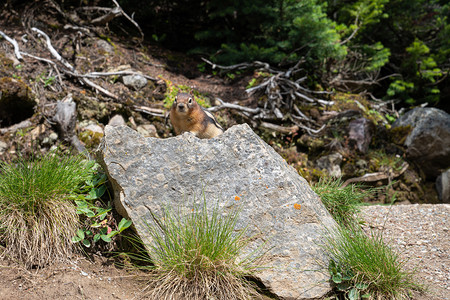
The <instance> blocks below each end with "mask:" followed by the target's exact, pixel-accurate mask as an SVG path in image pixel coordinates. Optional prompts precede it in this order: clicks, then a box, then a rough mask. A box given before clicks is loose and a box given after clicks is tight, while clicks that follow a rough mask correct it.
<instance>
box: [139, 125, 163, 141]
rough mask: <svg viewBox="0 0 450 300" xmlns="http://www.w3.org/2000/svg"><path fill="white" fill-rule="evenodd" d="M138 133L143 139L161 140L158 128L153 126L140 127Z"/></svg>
mask: <svg viewBox="0 0 450 300" xmlns="http://www.w3.org/2000/svg"><path fill="white" fill-rule="evenodd" d="M137 132H139V133H140V134H141V135H142V136H143V137H156V138H159V136H158V132H156V127H155V125H153V124H144V125H139V126H138V127H137Z"/></svg>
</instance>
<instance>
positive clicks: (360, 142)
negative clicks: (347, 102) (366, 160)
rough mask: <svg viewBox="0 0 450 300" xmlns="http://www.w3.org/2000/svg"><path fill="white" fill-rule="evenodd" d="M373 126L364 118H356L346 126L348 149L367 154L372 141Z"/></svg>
mask: <svg viewBox="0 0 450 300" xmlns="http://www.w3.org/2000/svg"><path fill="white" fill-rule="evenodd" d="M372 127H373V124H372V122H371V121H370V120H368V119H366V118H358V119H356V120H353V121H351V122H350V123H349V124H348V140H349V147H350V148H352V149H356V150H358V151H359V152H360V153H363V154H365V153H367V150H369V145H370V142H371V140H372V131H373V130H372Z"/></svg>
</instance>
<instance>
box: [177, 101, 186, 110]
mask: <svg viewBox="0 0 450 300" xmlns="http://www.w3.org/2000/svg"><path fill="white" fill-rule="evenodd" d="M177 108H178V110H179V111H184V109H185V108H186V105H184V103H178V106H177Z"/></svg>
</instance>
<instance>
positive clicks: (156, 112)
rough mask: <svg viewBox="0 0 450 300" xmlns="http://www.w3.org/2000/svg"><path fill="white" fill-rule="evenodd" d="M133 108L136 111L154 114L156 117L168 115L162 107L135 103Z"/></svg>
mask: <svg viewBox="0 0 450 300" xmlns="http://www.w3.org/2000/svg"><path fill="white" fill-rule="evenodd" d="M133 109H134V110H135V111H139V112H143V113H146V114H148V115H151V116H154V117H161V118H165V117H166V115H167V114H166V112H165V111H164V110H162V109H158V108H152V107H147V106H138V105H134V106H133Z"/></svg>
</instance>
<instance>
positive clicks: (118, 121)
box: [108, 115, 126, 126]
mask: <svg viewBox="0 0 450 300" xmlns="http://www.w3.org/2000/svg"><path fill="white" fill-rule="evenodd" d="M108 125H109V126H121V125H126V123H125V120H124V118H123V117H122V116H121V115H115V116H114V117H112V118H111V120H109V122H108Z"/></svg>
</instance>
